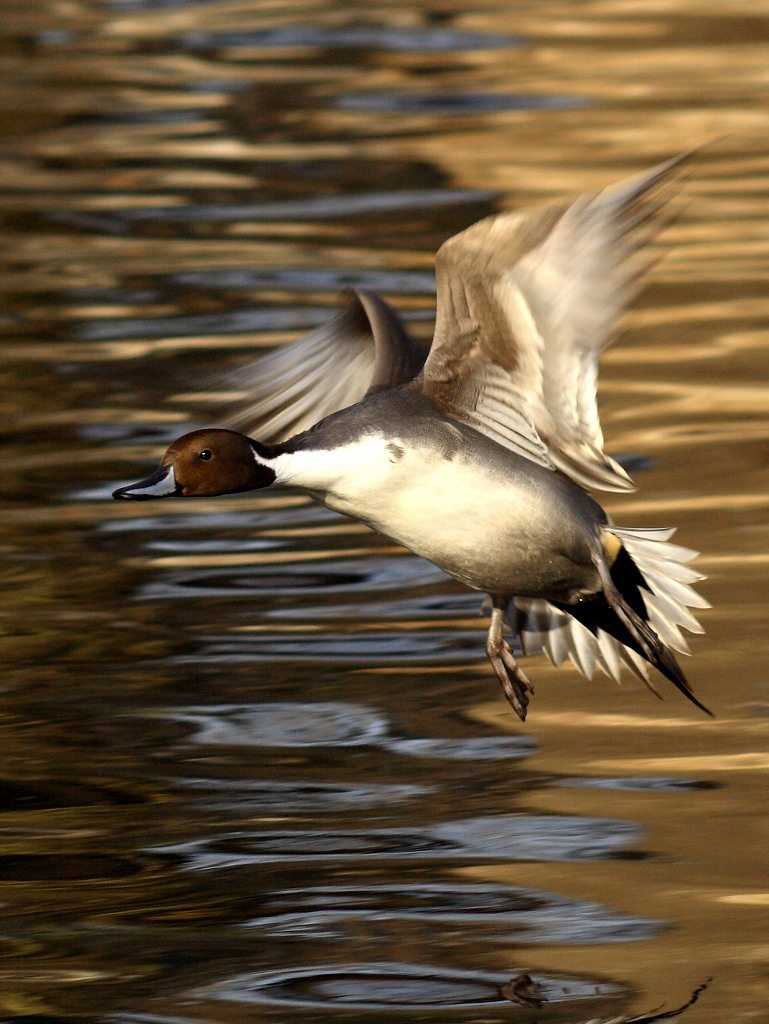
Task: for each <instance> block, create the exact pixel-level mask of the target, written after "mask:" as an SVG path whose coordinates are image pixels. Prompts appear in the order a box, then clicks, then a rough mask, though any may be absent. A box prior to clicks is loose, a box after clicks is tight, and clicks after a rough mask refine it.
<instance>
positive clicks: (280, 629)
mask: <svg viewBox="0 0 769 1024" xmlns="http://www.w3.org/2000/svg"><path fill="white" fill-rule="evenodd" d="M0 24H1V27H0V59H2V63H3V70H4V74H3V75H2V84H0V132H1V133H2V136H3V146H2V148H1V152H2V155H0V233H1V234H2V241H3V245H2V249H1V250H0V251H1V252H2V256H0V260H2V265H3V267H2V269H3V272H2V275H1V276H0V288H2V293H3V302H2V307H1V308H0V327H2V331H3V339H4V340H3V346H2V352H1V355H2V361H0V374H1V375H2V385H3V386H2V402H3V411H4V415H3V419H2V423H3V431H4V434H5V436H4V443H5V461H4V468H3V473H2V475H0V498H1V499H2V507H0V557H2V569H3V582H4V587H3V592H4V595H5V600H4V602H3V605H2V617H3V618H2V632H0V649H1V650H2V653H3V655H4V666H5V667H4V673H3V679H2V687H1V689H0V713H1V714H2V718H1V719H0V724H1V726H2V731H3V749H4V751H5V757H4V760H3V769H2V772H1V773H0V811H2V821H1V822H0V825H1V826H2V833H0V903H1V904H2V928H0V951H1V952H2V957H1V958H0V1015H1V1016H2V1019H3V1020H17V1019H18V1020H22V1019H24V1020H26V1021H27V1022H31V1021H41V1022H42V1021H59V1020H67V1021H85V1020H89V1021H90V1020H99V1021H102V1020H103V1021H112V1022H120V1024H159V1022H169V1024H170V1022H174V1024H178V1022H185V1024H186V1022H190V1024H203V1022H211V1021H232V1022H252V1021H260V1022H262V1021H302V1022H307V1021H318V1022H321V1021H327V1020H328V1021H330V1020H344V1021H361V1022H363V1021H366V1022H368V1021H372V1020H385V1019H391V1020H398V1021H406V1020H407V1021H409V1022H412V1021H420V1022H432V1021H434V1022H436V1024H437V1022H441V1024H443V1022H445V1021H473V1022H481V1021H483V1022H484V1024H485V1022H489V1024H492V1022H494V1024H495V1022H503V1021H504V1022H506V1021H529V1022H534V1021H543V1022H544V1021H562V1022H570V1024H581V1022H586V1021H588V1020H596V1019H597V1020H606V1019H610V1018H611V1019H616V1018H620V1019H625V1018H626V1017H628V1016H632V1015H634V1014H643V1013H647V1014H650V1013H653V1012H654V1010H655V1008H659V1007H660V1006H664V1007H665V1008H667V1009H668V1010H670V1011H671V1013H675V1014H676V1015H678V1016H681V1017H682V1018H683V1019H686V1020H687V1021H691V1022H698V1021H699V1022H708V1024H713V1022H725V1024H726V1022H734V1021H750V1022H761V1021H769V983H768V982H767V979H768V978H769V973H768V970H767V968H768V967H769V945H767V941H766V935H767V922H768V920H769V918H768V916H767V915H768V914H769V875H768V874H767V863H768V860H769V844H768V840H769V835H768V833H769V827H768V826H767V816H766V795H767V771H768V770H769V753H767V740H768V739H769V718H768V715H769V641H768V640H767V617H766V606H767V599H768V598H769V556H768V555H767V537H768V536H769V526H768V525H767V515H766V513H767V506H769V497H767V486H766V483H767V467H768V465H769V463H768V460H767V450H769V449H768V448H767V440H769V426H768V425H767V414H766V410H767V407H769V385H768V384H767V372H766V365H767V361H766V346H767V314H768V313H769V301H768V300H767V299H766V294H765V293H766V280H767V273H768V272H769V227H768V226H767V224H768V221H767V214H768V213H769V192H768V191H767V184H766V182H767V170H768V169H769V156H768V155H767V148H766V139H767V136H768V133H769V86H768V84H767V76H766V68H767V66H769V13H768V12H767V10H766V8H765V5H763V4H739V5H738V4H730V3H720V4H714V3H702V2H699V3H697V4H693V3H687V2H686V0H671V2H669V3H665V2H660V3H654V4H646V5H644V6H643V8H641V7H639V6H638V5H634V4H632V3H630V2H629V0H613V2H612V0H610V2H607V3H591V2H588V3H578V4H577V3H571V4H566V3H558V2H554V3H548V4H546V5H541V6H539V7H538V6H536V5H534V6H513V7H511V6H510V5H509V4H508V5H506V4H499V3H494V2H492V3H491V4H485V5H480V4H475V5H472V4H471V5H470V6H469V7H468V6H467V5H466V4H463V5H459V4H453V3H449V4H442V5H439V6H436V5H435V4H432V3H428V4H426V5H421V6H420V7H419V8H418V9H417V8H415V7H408V6H404V5H402V4H391V5H386V4H374V5H373V6H372V5H369V6H368V7H367V8H366V9H365V11H363V10H360V9H358V8H353V7H351V6H350V5H346V4H341V3H340V4H333V3H327V2H325V0H318V2H313V3H311V4H304V5H297V4H291V3H289V4H284V5H282V6H277V7H276V6H274V5H272V6H271V5H265V4H260V3H256V2H255V0H250V2H238V0H231V2H228V0H209V2H198V3H194V2H188V0H114V2H112V3H107V2H101V3H97V2H89V0H74V2H72V3H69V4H67V5H56V4H52V3H49V2H47V0H39V2H34V3H31V4H27V5H20V4H17V5H14V4H11V3H6V4H5V5H4V8H3V12H2V20H1V23H0ZM711 140H718V141H716V142H715V144H713V145H712V146H710V147H709V148H707V149H706V150H705V151H704V153H703V155H702V159H701V161H700V162H699V164H698V166H697V167H696V168H695V170H694V172H693V173H692V175H691V177H690V179H689V181H688V182H687V186H686V190H685V201H684V202H682V203H681V204H680V205H679V207H678V212H677V217H676V219H675V220H674V222H673V223H672V224H671V225H670V227H669V228H668V229H667V230H666V232H665V234H664V236H663V237H662V239H661V240H660V245H659V256H660V260H659V262H658V263H657V265H656V266H655V268H654V270H653V273H652V275H651V279H650V283H649V287H648V288H647V289H646V290H645V292H644V293H643V295H642V296H641V297H640V298H639V300H638V301H637V302H636V304H635V306H634V309H633V312H632V314H631V316H630V317H629V319H628V323H627V330H626V331H625V333H624V334H623V336H622V338H621V340H620V341H619V342H618V343H617V345H616V346H615V347H614V348H613V349H612V350H611V351H610V352H609V353H607V355H606V357H605V359H604V361H603V366H602V384H601V399H602V414H603V423H604V428H605V434H606V438H607V444H608V447H609V449H610V451H611V452H612V453H614V454H617V455H620V456H622V457H623V458H624V459H625V461H626V464H627V465H629V466H631V467H632V471H633V473H634V474H635V476H636V478H637V482H638V484H639V490H638V492H636V493H635V494H633V495H629V496H624V497H623V496H610V497H609V499H608V501H607V507H608V508H609V509H610V511H611V514H612V515H613V516H614V517H615V518H616V519H617V521H618V522H621V523H624V524H627V525H637V526H641V525H648V526H664V525H671V524H674V525H678V526H679V534H678V538H679V539H680V540H681V542H682V543H684V544H686V545H688V546H691V547H694V548H697V549H699V550H701V551H702V552H703V556H702V557H701V559H700V560H699V562H698V563H697V564H698V565H699V566H701V567H702V570H703V571H704V572H706V573H708V575H709V576H710V580H709V581H708V583H707V584H705V585H704V588H703V590H704V592H705V593H706V595H707V597H708V598H709V599H710V600H711V601H712V603H713V605H714V608H713V610H712V611H710V612H707V613H705V615H704V616H703V620H704V623H705V625H706V628H707V635H706V636H704V637H701V638H700V637H697V638H695V640H694V642H693V653H694V657H693V659H692V660H691V662H689V663H688V664H687V667H688V669H689V673H690V676H691V679H692V682H693V685H694V686H695V688H696V690H697V693H698V695H700V696H701V697H702V699H703V700H704V701H705V703H707V704H708V705H709V706H711V707H712V708H713V710H714V711H715V713H716V718H715V719H714V720H712V721H708V720H706V719H704V717H702V716H700V714H699V713H698V712H697V710H696V709H695V708H693V707H691V706H690V705H688V704H686V703H684V702H683V701H682V700H680V699H679V698H678V695H677V694H666V700H665V702H664V703H660V702H658V701H656V700H655V699H654V698H653V697H652V696H651V695H650V694H649V693H648V692H647V691H646V690H645V689H644V688H643V687H641V686H640V685H638V684H637V683H635V682H634V681H629V680H628V681H626V682H625V684H624V685H623V686H622V687H617V686H615V685H614V684H613V683H609V682H607V681H606V680H604V679H602V678H597V679H596V680H594V681H593V682H592V683H590V684H588V683H586V682H584V681H583V680H581V679H580V678H578V677H577V675H576V673H575V672H574V671H573V670H571V669H569V668H566V667H564V668H562V669H561V670H558V671H556V670H554V669H552V668H551V667H550V666H549V665H547V664H546V663H545V662H544V660H543V659H540V658H536V659H531V662H530V665H529V672H530V675H531V676H532V677H533V679H534V681H535V683H536V684H537V685H536V691H537V692H536V696H535V698H534V700H533V702H532V706H531V714H530V718H529V721H528V722H527V723H526V725H525V726H523V725H521V724H520V723H519V722H518V721H517V719H515V718H514V716H513V715H512V713H511V711H510V709H509V707H508V706H507V705H506V703H505V702H504V700H503V699H502V696H501V694H500V693H499V692H498V688H497V685H496V683H495V681H494V680H493V679H492V678H491V675H490V672H489V669H488V666H487V665H486V663H485V659H484V657H483V620H482V618H481V616H480V612H479V600H478V597H477V595H474V594H471V593H468V592H466V591H464V590H463V589H462V588H461V587H459V586H458V585H457V584H455V583H453V582H451V581H449V580H448V579H446V578H445V577H444V576H443V575H442V574H441V573H440V572H439V571H438V570H436V569H434V568H433V567H432V566H430V565H427V564H426V563H423V562H420V561H419V560H417V559H414V558H412V557H411V556H409V555H407V554H406V553H404V552H403V551H401V550H400V549H398V548H397V547H395V546H394V545H392V544H391V543H390V542H388V541H386V540H384V539H382V538H379V537H376V536H374V535H372V534H371V533H369V532H368V531H367V530H366V529H365V528H363V527H361V526H358V525H356V524H353V523H350V522H347V521H344V520H342V519H340V518H339V517H336V516H334V515H332V514H331V513H329V512H327V511H326V510H324V509H322V508H319V507H317V506H314V505H312V504H310V503H309V502H308V501H307V500H305V499H304V498H302V497H301V496H297V495H293V494H290V493H287V492H286V493H281V492H276V493H271V492H270V493H265V494H260V495H241V496H237V497H233V498H228V499H217V500H211V501H198V502H189V503H181V502H179V503H173V502H169V503H167V504H166V503H162V502H159V503H157V504H153V505H151V506H146V505H137V506H130V505H129V506H126V505H124V504H120V505H118V504H116V503H113V502H111V501H110V499H109V495H110V492H111V490H112V489H113V488H114V487H115V486H116V485H117V484H118V483H122V482H126V481H128V480H131V479H136V478H137V474H138V475H144V474H145V472H146V471H147V470H148V469H149V468H150V467H151V466H152V465H153V463H154V462H155V461H156V459H157V456H158V454H159V452H160V451H161V450H162V448H163V447H164V445H166V444H167V443H168V442H169V441H170V440H171V439H173V438H174V437H175V436H176V435H177V434H179V433H182V432H184V431H185V430H187V429H189V428H190V427H191V426H196V425H201V424H204V423H210V422H215V421H216V417H217V415H219V407H218V405H217V401H218V399H217V398H216V396H215V395H214V394H213V393H212V392H213V391H218V392H221V391H222V390H224V389H226V386H227V384H226V382H227V381H228V380H231V376H230V375H231V374H232V373H233V372H237V370H238V368H239V367H240V366H242V365H243V364H244V363H245V362H247V361H248V360H250V359H252V358H253V357H254V356H255V355H256V354H257V353H258V352H259V351H261V350H264V349H267V348H269V347H271V346H274V345H277V344H282V343H284V342H287V341H290V340H292V339H294V338H296V337H298V336H300V335H301V334H302V332H304V331H307V330H309V329H311V328H312V327H314V326H317V325H318V324H320V323H323V322H325V321H326V320H327V319H328V318H329V317H330V316H331V315H333V312H334V310H335V309H337V308H338V306H339V303H340V296H341V294H342V292H343V291H344V289H345V288H346V287H349V286H360V287H367V288H373V289H375V290H378V291H380V292H382V293H383V294H385V295H386V296H387V297H388V299H390V300H391V301H392V302H393V304H394V305H396V306H397V307H398V309H399V310H400V311H401V312H402V314H403V315H404V317H405V318H406V320H407V321H408V322H409V325H410V327H411V329H412V330H413V331H414V333H415V334H417V335H419V336H421V337H429V336H430V333H431V328H432V309H433V301H434V294H433V292H434V283H433V276H432V267H433V258H434V253H435V250H436V249H437V247H438V246H439V245H440V243H441V242H442V241H443V240H444V239H445V238H447V237H448V236H449V235H451V234H452V233H454V232H455V231H458V230H460V229H461V228H463V227H465V226H467V225H468V224H470V223H471V222H473V221H474V220H476V219H478V218H479V217H481V216H484V215H487V214H489V213H492V212H494V211H496V210H502V209H513V208H517V207H520V206H522V205H525V204H527V203H531V202H537V201H540V200H545V199H550V198H553V197H556V196H561V195H563V194H564V193H568V192H573V191H578V190H581V189H585V188H593V187H598V186H600V185H602V184H605V183H608V182H609V181H611V180H614V179H616V178H618V177H620V176H621V175H623V174H628V173H632V172H634V171H637V170H640V169H642V168H644V167H645V166H648V165H650V164H652V163H654V162H655V161H658V160H662V159H665V158H666V157H668V156H670V155H671V154H673V153H675V152H678V151H680V150H681V149H683V148H686V147H689V146H697V145H701V144H703V143H707V142H710V141H711ZM708 979H711V980H710V981H709V984H708V985H707V987H706V988H705V989H703V990H700V989H701V986H702V985H703V984H704V983H705V982H706V981H707V980H708ZM695 995H696V996H697V998H696V1001H694V1002H693V1003H692V1004H691V1005H688V1004H689V1003H690V1002H691V1001H692V999H693V997H694V996H695ZM678 1010H680V1013H678V1012H677V1011H678Z"/></svg>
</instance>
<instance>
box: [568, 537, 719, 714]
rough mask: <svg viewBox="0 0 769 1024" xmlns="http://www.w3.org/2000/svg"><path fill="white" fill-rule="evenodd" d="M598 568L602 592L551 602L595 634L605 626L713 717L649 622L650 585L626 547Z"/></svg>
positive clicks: (604, 628)
mask: <svg viewBox="0 0 769 1024" xmlns="http://www.w3.org/2000/svg"><path fill="white" fill-rule="evenodd" d="M599 569H603V571H602V576H604V575H605V579H604V592H603V593H601V594H597V595H596V596H595V597H594V598H592V599H590V600H587V601H580V602H579V603H577V604H560V603H558V602H555V601H553V602H552V604H554V605H555V606H556V607H557V608H560V609H561V610H562V611H565V612H568V614H569V615H572V616H573V617H574V618H575V619H576V620H577V621H578V622H581V623H582V625H583V626H586V627H587V629H589V630H590V632H591V633H593V634H596V633H597V632H598V630H599V629H602V630H603V631H604V632H605V633H608V634H609V635H610V636H613V637H614V639H615V640H618V641H619V642H620V643H621V644H622V645H623V646H625V647H628V648H629V649H630V650H631V651H635V652H636V654H640V655H641V657H642V658H644V659H645V660H646V661H648V662H649V664H650V665H652V666H653V667H654V668H656V669H657V671H658V672H660V674H661V675H663V676H664V677H665V678H666V679H668V680H669V681H670V682H671V683H672V684H673V685H674V686H675V687H677V688H678V689H679V690H680V691H681V693H682V694H683V695H684V696H685V697H686V698H687V699H688V700H690V701H691V702H692V704H695V705H696V706H697V707H698V708H700V710H701V711H704V712H705V714H706V715H710V716H711V718H712V717H713V712H712V711H711V710H710V709H709V708H707V707H705V705H704V704H703V703H702V702H701V701H699V700H698V699H697V698H696V697H695V695H694V693H693V691H692V688H691V686H689V683H688V682H687V679H686V676H685V675H684V673H683V671H682V669H681V666H680V665H679V664H678V661H677V660H676V658H675V655H674V654H673V652H672V651H671V650H670V648H669V647H667V646H666V645H665V644H664V643H663V642H662V640H661V639H660V638H659V636H658V635H657V633H656V632H655V631H654V630H653V629H652V627H651V626H650V625H649V613H648V611H647V608H646V603H645V601H644V598H643V590H647V591H648V589H649V588H648V586H647V585H646V582H645V580H644V578H643V576H642V575H641V571H640V570H639V568H638V566H637V565H636V564H635V562H634V561H633V559H632V558H631V557H630V555H629V554H628V552H627V551H626V549H625V548H624V547H623V548H621V549H620V552H619V554H618V555H617V557H616V559H615V560H614V563H613V565H612V566H611V569H610V570H609V568H608V566H606V565H605V564H604V566H602V567H600V566H599ZM654 692H656V691H654Z"/></svg>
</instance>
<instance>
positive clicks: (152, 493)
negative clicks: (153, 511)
mask: <svg viewBox="0 0 769 1024" xmlns="http://www.w3.org/2000/svg"><path fill="white" fill-rule="evenodd" d="M181 493H182V489H181V487H180V486H179V485H178V484H177V483H176V478H175V476H174V467H173V466H158V468H157V469H156V470H155V472H154V473H153V474H152V476H148V477H147V479H146V480H140V481H139V482H138V484H128V485H127V486H126V487H118V489H117V490H116V491H113V492H112V497H113V498H132V499H134V500H135V501H146V500H147V499H148V498H169V497H171V496H172V495H175V494H181Z"/></svg>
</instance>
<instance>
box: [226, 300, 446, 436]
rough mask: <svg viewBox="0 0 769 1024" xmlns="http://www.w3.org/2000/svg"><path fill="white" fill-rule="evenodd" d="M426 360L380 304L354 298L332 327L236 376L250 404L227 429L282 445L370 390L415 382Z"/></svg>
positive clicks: (326, 326) (388, 309) (277, 351)
mask: <svg viewBox="0 0 769 1024" xmlns="http://www.w3.org/2000/svg"><path fill="white" fill-rule="evenodd" d="M426 354H427V348H426V346H423V345H419V344H418V343H417V342H415V341H413V340H412V339H411V338H409V336H408V335H407V333H406V330H405V327H404V326H403V322H402V321H401V319H400V317H399V316H398V314H397V313H396V312H395V310H394V309H392V308H391V307H390V306H389V305H388V304H387V303H386V302H385V301H384V300H383V299H381V298H380V297H379V296H378V295H375V294H374V293H373V292H363V291H358V292H355V293H353V295H352V296H351V297H350V300H349V302H348V304H347V306H346V307H345V308H344V309H343V310H342V312H341V313H339V314H338V315H337V316H335V317H334V319H333V320H330V321H329V322H328V323H326V324H324V325H323V326H322V327H319V328H318V329H317V330H316V331H313V332H312V333H311V334H308V335H307V337H305V338H302V339H300V340H299V341H296V342H294V343H293V344H290V345H285V346H283V347H282V348H278V349H275V350H274V351H272V352H270V353H269V354H268V355H264V356H261V357H260V358H258V359H256V360H254V361H253V362H252V363H250V364H249V365H248V366H247V367H245V368H244V369H243V370H240V371H239V372H238V375H237V387H238V390H240V391H241V392H243V393H244V394H246V395H247V396H248V399H247V402H246V403H245V404H241V405H240V407H239V408H238V410H237V412H235V413H233V414H231V415H229V416H227V417H226V418H225V425H226V426H227V427H229V428H230V429H233V430H239V431H241V432H242V433H245V434H249V435H250V436H254V437H258V438H259V440H261V441H265V442H268V443H269V442H276V441H283V440H285V439H286V438H288V437H291V436H292V435H294V434H297V433H299V432H300V431H302V430H307V429H309V428H310V427H312V426H314V424H316V423H317V422H318V421H319V420H322V419H323V418H324V417H325V416H329V415H330V414H331V413H333V412H338V411H339V410H340V409H345V408H346V407H347V406H349V405H353V404H354V403H355V402H358V401H360V399H361V398H363V396H364V395H365V394H366V393H367V392H368V391H369V390H374V389H376V390H379V389H382V388H390V387H397V386H398V385H400V384H404V383H406V382H407V381H409V380H411V379H412V377H414V376H415V375H416V374H417V373H418V372H419V370H420V369H421V368H422V365H423V364H424V360H425V356H426Z"/></svg>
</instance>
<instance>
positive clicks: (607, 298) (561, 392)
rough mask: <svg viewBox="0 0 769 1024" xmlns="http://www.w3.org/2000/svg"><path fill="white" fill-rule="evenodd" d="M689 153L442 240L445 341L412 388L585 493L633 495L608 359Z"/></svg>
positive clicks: (438, 329) (441, 336)
mask: <svg viewBox="0 0 769 1024" xmlns="http://www.w3.org/2000/svg"><path fill="white" fill-rule="evenodd" d="M688 156H689V154H684V155H682V156H680V157H676V158H675V159H673V160H669V161H668V162H667V163H664V164H660V165H659V166H658V167H655V168H653V169H652V170H650V171H648V172H647V173H645V174H642V175H639V176H637V177H634V178H630V179H629V180H627V181H625V182H622V183H620V184H619V185H614V186H612V187H610V188H607V189H605V190H604V191H602V192H598V193H594V194H586V195H582V196H580V197H578V198H577V199H576V200H575V201H574V202H573V203H571V204H567V203H564V204H553V205H550V206H545V207H542V208H539V209H533V210H529V211H523V212H521V213H507V214H501V215H498V216H495V217H489V218H486V219H485V220H482V221H479V222H478V223H477V224H474V225H473V226H472V227H470V228H468V229H467V230H466V231H463V232H461V233H460V234H458V235H455V236H454V237H453V238H450V239H449V240H448V241H447V242H446V243H444V245H443V246H442V247H441V249H440V251H439V253H438V258H437V281H438V312H437V319H436V325H435V337H434V339H433V344H432V348H431V350H430V354H429V356H428V359H427V362H426V363H425V366H424V370H423V371H422V374H421V375H420V377H419V378H418V379H417V381H416V382H415V385H414V386H416V387H419V388H420V390H422V391H423V392H424V393H425V394H427V395H429V396H430V397H431V398H432V399H433V400H434V401H435V402H436V403H437V404H438V406H439V407H440V408H441V409H442V410H443V411H444V412H445V413H447V414H448V415H451V416H454V417H455V418H457V419H459V420H461V421H462V422H464V423H467V424H469V425H471V426H473V427H476V429H478V430H480V431H482V432H483V433H484V434H486V435H488V436H489V437H491V438H493V439H494V440H496V441H498V442H499V443H500V444H503V445H505V446H507V447H509V448H511V449H513V450H514V451H518V452H520V453H521V454H523V455H525V456H526V457H527V458H529V459H532V460H533V461H534V462H538V463H540V464H541V465H543V466H548V467H549V468H552V469H555V468H557V469H560V470H561V471H562V472H564V473H566V474H567V475H568V476H570V477H571V478H572V479H573V480H575V481H576V482H577V483H578V484H580V485H581V486H584V487H598V488H601V489H604V490H630V489H632V487H633V484H632V481H631V480H630V478H629V477H628V475H627V474H626V473H625V471H624V470H623V469H622V467H621V466H619V465H618V464H617V463H616V462H615V461H614V460H613V459H611V458H609V456H607V455H605V454H604V451H603V435H602V433H601V425H600V421H599V419H598V408H597V405H596V380H597V363H598V356H599V354H600V352H601V351H602V350H603V349H604V348H605V347H606V346H607V345H608V344H609V343H610V342H611V341H612V339H613V337H614V335H615V332H616V329H617V324H618V321H619V318H620V316H621V314H622V312H623V310H624V309H625V307H626V305H627V304H628V302H629V301H630V299H631V298H632V297H633V295H634V294H635V292H636V290H637V288H638V283H639V277H640V274H641V272H642V271H643V269H645V268H644V264H643V260H642V257H641V255H640V253H641V249H642V248H643V246H644V245H645V244H646V243H647V242H648V241H649V240H650V239H651V238H653V237H654V235H655V234H656V232H657V230H658V227H659V222H660V220H661V218H660V216H659V215H660V212H661V210H662V208H663V206H664V205H665V202H666V200H667V198H668V196H669V193H670V192H671V191H672V186H673V184H674V178H675V172H676V171H677V170H678V169H679V167H680V166H681V164H682V163H683V162H684V161H685V160H686V159H687V158H688Z"/></svg>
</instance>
